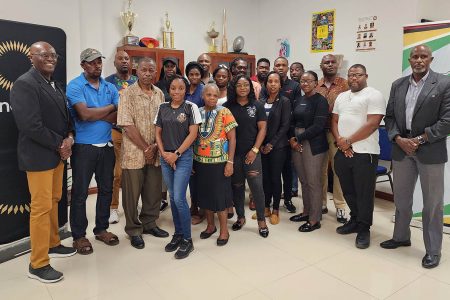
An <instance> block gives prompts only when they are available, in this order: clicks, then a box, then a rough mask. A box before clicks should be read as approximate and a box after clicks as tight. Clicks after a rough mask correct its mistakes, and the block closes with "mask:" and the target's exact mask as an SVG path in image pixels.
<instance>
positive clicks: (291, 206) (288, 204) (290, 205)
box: [283, 200, 297, 214]
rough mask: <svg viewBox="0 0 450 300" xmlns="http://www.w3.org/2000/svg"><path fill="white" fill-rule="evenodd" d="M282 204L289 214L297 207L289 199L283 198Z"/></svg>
mask: <svg viewBox="0 0 450 300" xmlns="http://www.w3.org/2000/svg"><path fill="white" fill-rule="evenodd" d="M283 206H284V207H285V208H286V209H287V211H288V212H289V213H291V214H293V213H295V212H296V211H297V208H296V207H295V205H294V204H293V203H292V201H291V200H284V205H283Z"/></svg>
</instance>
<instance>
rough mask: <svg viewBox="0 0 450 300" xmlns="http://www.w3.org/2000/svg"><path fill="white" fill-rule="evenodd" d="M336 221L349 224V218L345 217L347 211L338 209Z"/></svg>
mask: <svg viewBox="0 0 450 300" xmlns="http://www.w3.org/2000/svg"><path fill="white" fill-rule="evenodd" d="M336 219H337V221H338V222H339V223H343V224H344V223H345V222H347V217H346V216H345V210H344V209H342V208H336Z"/></svg>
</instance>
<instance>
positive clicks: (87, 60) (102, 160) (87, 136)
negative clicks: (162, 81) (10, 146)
mask: <svg viewBox="0 0 450 300" xmlns="http://www.w3.org/2000/svg"><path fill="white" fill-rule="evenodd" d="M102 58H104V57H103V56H102V54H101V53H100V52H99V51H98V50H96V49H92V48H88V49H86V50H84V51H82V52H81V54H80V62H81V63H80V65H81V67H82V68H83V70H84V72H83V73H81V75H80V76H78V77H76V78H75V79H73V80H72V81H70V82H69V84H68V86H67V92H66V93H67V99H68V106H69V110H70V112H71V114H72V117H73V119H74V122H75V133H76V135H75V145H74V146H73V155H72V159H71V165H72V178H73V184H72V202H71V209H70V227H71V229H72V236H73V246H74V247H75V248H76V249H77V251H78V253H79V254H90V253H92V252H93V248H92V245H91V243H90V242H89V240H88V239H87V238H86V229H87V226H88V220H87V217H86V199H87V196H88V189H89V184H90V182H91V179H92V176H93V175H94V174H95V180H96V182H97V188H98V193H97V204H96V217H95V227H94V234H95V238H96V239H97V240H100V241H102V242H104V243H105V244H107V245H110V246H113V245H117V244H118V243H119V239H118V237H117V236H116V235H114V234H112V233H111V232H108V231H107V229H108V227H109V223H108V219H109V213H110V211H109V208H110V205H111V199H112V185H113V174H114V162H115V156H114V148H113V144H112V142H111V128H112V124H113V123H115V122H116V118H117V106H118V104H119V93H118V91H117V89H116V87H115V86H114V85H113V84H111V83H109V82H106V81H105V80H104V79H103V78H102V77H101V74H102V64H103V62H102Z"/></svg>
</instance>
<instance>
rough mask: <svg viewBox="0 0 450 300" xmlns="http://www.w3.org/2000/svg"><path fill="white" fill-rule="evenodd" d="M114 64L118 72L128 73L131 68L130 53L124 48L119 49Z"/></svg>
mask: <svg viewBox="0 0 450 300" xmlns="http://www.w3.org/2000/svg"><path fill="white" fill-rule="evenodd" d="M114 66H115V67H116V70H117V73H118V74H122V75H127V74H128V73H129V68H130V56H129V55H128V53H127V52H125V51H124V50H119V51H117V53H116V56H115V57H114Z"/></svg>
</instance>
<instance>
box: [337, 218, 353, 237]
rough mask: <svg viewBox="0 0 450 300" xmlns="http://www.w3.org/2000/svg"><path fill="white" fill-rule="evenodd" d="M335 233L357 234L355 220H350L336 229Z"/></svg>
mask: <svg viewBox="0 0 450 300" xmlns="http://www.w3.org/2000/svg"><path fill="white" fill-rule="evenodd" d="M336 232H337V233H339V234H350V233H357V232H358V222H356V220H353V219H350V220H349V221H348V222H347V223H345V224H344V225H342V226H339V227H338V228H336Z"/></svg>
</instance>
